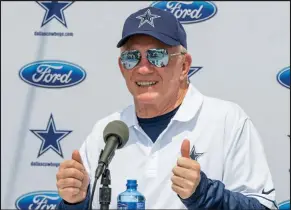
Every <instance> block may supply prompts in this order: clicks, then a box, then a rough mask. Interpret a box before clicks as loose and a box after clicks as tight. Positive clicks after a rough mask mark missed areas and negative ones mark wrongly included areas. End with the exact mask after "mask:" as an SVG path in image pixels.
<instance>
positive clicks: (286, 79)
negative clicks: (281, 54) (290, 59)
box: [277, 66, 290, 88]
mask: <svg viewBox="0 0 291 210" xmlns="http://www.w3.org/2000/svg"><path fill="white" fill-rule="evenodd" d="M277 80H278V82H279V83H280V84H281V85H283V86H284V87H286V88H290V66H289V67H286V68H284V69H282V70H281V71H279V73H278V74H277Z"/></svg>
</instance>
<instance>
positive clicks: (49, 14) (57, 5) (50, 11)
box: [37, 1, 73, 28]
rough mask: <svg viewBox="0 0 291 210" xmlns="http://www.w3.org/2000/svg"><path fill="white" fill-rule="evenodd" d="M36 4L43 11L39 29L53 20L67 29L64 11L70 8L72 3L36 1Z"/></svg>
mask: <svg viewBox="0 0 291 210" xmlns="http://www.w3.org/2000/svg"><path fill="white" fill-rule="evenodd" d="M37 3H38V4H39V5H40V6H41V7H42V8H44V9H45V15H44V18H43V21H42V24H41V27H43V26H44V25H45V24H47V23H48V22H50V21H51V20H52V19H54V18H55V19H57V20H58V21H59V22H60V23H61V24H63V25H64V26H65V27H66V28H67V23H66V19H65V15H64V10H65V9H67V8H68V7H69V6H71V4H73V2H63V1H62V2H59V1H38V2H37Z"/></svg>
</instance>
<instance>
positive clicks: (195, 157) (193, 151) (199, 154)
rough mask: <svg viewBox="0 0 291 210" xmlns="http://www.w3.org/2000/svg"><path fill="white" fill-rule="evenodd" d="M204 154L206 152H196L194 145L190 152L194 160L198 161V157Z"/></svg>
mask: <svg viewBox="0 0 291 210" xmlns="http://www.w3.org/2000/svg"><path fill="white" fill-rule="evenodd" d="M203 154H204V153H198V152H196V151H195V146H194V145H193V147H192V150H191V152H190V157H191V159H192V160H196V161H197V159H198V158H199V157H200V156H202V155H203Z"/></svg>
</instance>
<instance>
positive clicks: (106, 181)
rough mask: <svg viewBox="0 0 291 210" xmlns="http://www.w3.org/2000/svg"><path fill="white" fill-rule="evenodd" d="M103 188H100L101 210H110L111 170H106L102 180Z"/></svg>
mask: <svg viewBox="0 0 291 210" xmlns="http://www.w3.org/2000/svg"><path fill="white" fill-rule="evenodd" d="M101 184H102V187H100V188H99V203H100V209H101V210H108V209H109V205H110V202H111V188H110V187H109V185H110V184H111V177H110V170H109V169H108V168H106V169H105V171H104V173H103V174H102V178H101Z"/></svg>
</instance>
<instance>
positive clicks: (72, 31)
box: [1, 1, 290, 209]
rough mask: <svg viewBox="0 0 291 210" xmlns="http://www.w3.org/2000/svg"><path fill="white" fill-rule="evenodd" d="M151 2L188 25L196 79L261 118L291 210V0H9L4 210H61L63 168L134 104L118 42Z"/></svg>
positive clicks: (5, 6)
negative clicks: (102, 125)
mask: <svg viewBox="0 0 291 210" xmlns="http://www.w3.org/2000/svg"><path fill="white" fill-rule="evenodd" d="M150 5H151V6H154V7H158V8H161V9H164V10H168V11H169V12H172V13H174V14H175V15H176V17H177V18H179V20H180V21H181V23H182V24H183V25H184V27H185V30H186V31H187V34H188V50H189V52H190V53H191V55H192V57H193V63H192V67H191V71H190V74H189V78H190V81H191V83H192V84H194V85H195V86H196V87H197V88H198V89H199V90H200V91H201V92H202V93H204V94H206V95H209V96H213V97H217V98H221V99H225V100H230V101H234V102H236V103H238V104H239V105H240V106H241V107H242V108H243V109H244V110H245V111H246V113H247V114H248V115H249V116H251V118H252V120H253V122H254V124H255V126H256V127H257V129H258V130H259V132H260V134H261V136H262V140H263V144H264V147H265V151H266V154H267V159H268V162H269V165H270V169H271V172H272V175H273V179H274V182H275V186H276V191H277V202H278V203H280V204H281V208H290V204H289V203H290V202H289V199H290V193H289V191H290V180H289V178H290V172H289V168H290V159H289V156H290V149H289V147H290V137H289V136H288V135H289V134H290V117H289V116H290V95H289V91H290V2H276V1H273V2H222V1H219V2H210V1H208V2H199V1H194V2H174V1H172V2H163V3H161V2H146V1H144V2H74V3H72V2H61V1H59V2H53V3H52V2H50V1H46V2H2V1H1V61H2V62H1V83H2V85H1V87H2V89H1V131H2V132H1V144H2V147H1V195H2V196H1V208H5V209H7V208H10V209H13V208H14V209H15V208H17V209H28V208H30V209H46V208H48V207H55V206H56V204H57V202H59V200H60V197H59V196H58V194H57V189H56V178H55V177H56V172H57V170H58V166H59V164H60V163H61V162H62V161H64V160H66V159H69V158H71V153H72V151H73V150H74V149H79V147H80V146H81V144H82V142H83V141H84V140H85V138H86V137H87V135H88V134H89V133H90V131H91V129H92V127H93V125H94V123H95V122H96V121H97V120H99V119H101V118H103V117H105V116H107V115H109V114H110V113H112V112H114V111H116V110H120V109H122V108H123V107H125V106H127V105H128V104H130V103H132V98H131V95H130V94H129V93H128V91H127V88H126V85H125V82H124V80H123V78H122V76H121V73H120V71H119V68H118V63H117V58H118V55H119V49H117V48H116V44H117V42H118V40H119V39H120V37H121V31H122V26H123V22H124V20H125V18H126V17H127V16H128V15H129V14H131V13H132V12H135V11H136V10H138V9H141V8H144V7H147V6H150ZM187 11H188V12H187ZM165 24H167V23H166V22H165ZM96 141H97V139H96ZM98 141H102V139H99V140H98ZM213 141H215V139H213ZM213 161H215V160H213ZM121 167H122V166H121ZM258 167H259V166H258ZM124 181H126V180H124ZM124 184H125V182H124ZM112 188H114V186H112ZM97 190H98V189H97ZM112 199H116V198H112Z"/></svg>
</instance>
